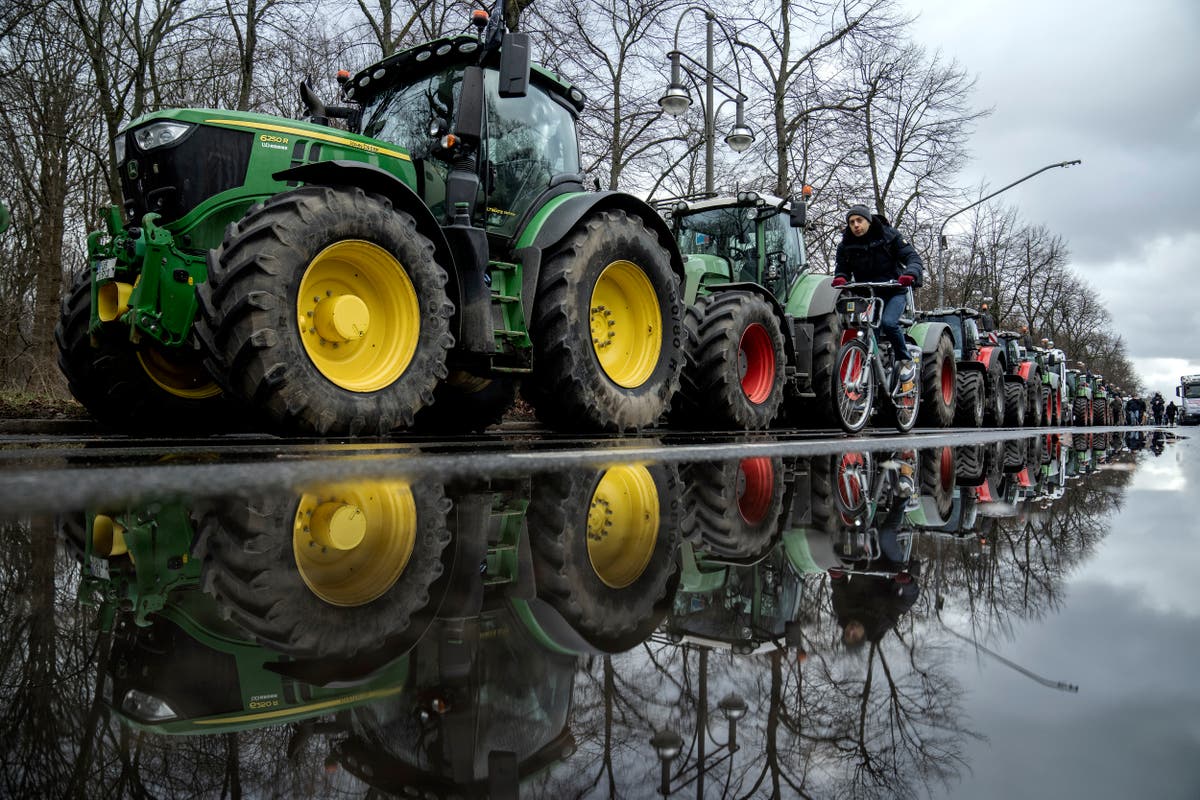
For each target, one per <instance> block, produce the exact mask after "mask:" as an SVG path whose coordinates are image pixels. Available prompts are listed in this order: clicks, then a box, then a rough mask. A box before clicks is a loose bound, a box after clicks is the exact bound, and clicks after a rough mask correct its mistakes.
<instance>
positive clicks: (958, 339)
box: [930, 314, 965, 354]
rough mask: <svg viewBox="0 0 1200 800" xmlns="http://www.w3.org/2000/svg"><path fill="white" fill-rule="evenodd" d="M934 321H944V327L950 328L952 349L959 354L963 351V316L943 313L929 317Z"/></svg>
mask: <svg viewBox="0 0 1200 800" xmlns="http://www.w3.org/2000/svg"><path fill="white" fill-rule="evenodd" d="M930 319H931V320H934V321H935V322H944V323H946V327H947V328H949V329H950V337H951V338H952V339H953V340H954V349H955V350H956V351H957V352H958V353H959V354H961V353H962V351H963V341H964V338H965V337H964V335H963V318H962V317H960V316H959V315H958V314H944V315H940V316H936V317H930Z"/></svg>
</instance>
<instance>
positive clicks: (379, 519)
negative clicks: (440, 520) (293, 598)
mask: <svg viewBox="0 0 1200 800" xmlns="http://www.w3.org/2000/svg"><path fill="white" fill-rule="evenodd" d="M416 536H417V508H416V503H415V502H414V500H413V496H412V492H411V491H410V490H409V488H408V484H405V483H399V482H395V481H392V482H364V483H355V484H339V485H334V486H327V487H324V488H322V489H321V490H320V491H319V492H312V493H307V494H305V495H303V496H302V497H301V498H300V505H299V507H298V508H297V509H296V519H295V525H294V527H293V530H292V552H293V553H294V555H295V558H296V567H297V569H298V570H299V571H300V578H301V579H302V580H303V581H304V585H305V586H307V587H308V588H309V589H310V590H312V592H313V594H315V595H316V596H317V597H319V598H321V599H322V600H324V601H325V602H326V603H329V604H330V605H335V606H361V605H365V604H366V603H369V602H371V601H372V600H374V599H376V598H377V597H380V596H381V595H383V594H384V593H385V592H387V590H388V589H390V588H391V587H392V586H393V584H395V583H396V580H397V579H399V577H400V575H401V574H402V573H403V572H404V568H405V567H406V566H408V560H409V558H410V557H411V556H412V552H413V547H414V545H415V543H416Z"/></svg>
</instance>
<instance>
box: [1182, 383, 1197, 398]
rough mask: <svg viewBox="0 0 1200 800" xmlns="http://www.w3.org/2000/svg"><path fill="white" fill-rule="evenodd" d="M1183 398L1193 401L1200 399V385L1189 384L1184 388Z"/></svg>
mask: <svg viewBox="0 0 1200 800" xmlns="http://www.w3.org/2000/svg"><path fill="white" fill-rule="evenodd" d="M1183 396H1184V397H1190V398H1191V399H1193V400H1196V399H1198V398H1200V383H1189V384H1187V385H1186V386H1184V387H1183Z"/></svg>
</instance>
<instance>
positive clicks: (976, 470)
mask: <svg viewBox="0 0 1200 800" xmlns="http://www.w3.org/2000/svg"><path fill="white" fill-rule="evenodd" d="M954 455H955V464H954V477H955V482H956V483H957V484H958V485H959V486H978V485H979V484H981V483H983V478H984V475H985V473H986V467H987V449H986V448H985V446H984V445H981V444H964V445H959V446H958V447H956V448H955V454H954Z"/></svg>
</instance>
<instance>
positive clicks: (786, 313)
mask: <svg viewBox="0 0 1200 800" xmlns="http://www.w3.org/2000/svg"><path fill="white" fill-rule="evenodd" d="M810 200H811V189H810V188H809V187H807V186H806V187H804V189H803V191H802V193H801V196H800V197H798V198H795V197H794V198H779V197H773V196H770V195H765V194H760V193H758V192H739V193H738V194H737V195H736V197H729V196H717V195H712V194H705V195H699V196H694V197H686V198H678V199H672V200H666V201H663V202H662V203H660V204H659V208H660V210H661V211H662V212H663V214H664V217H665V218H666V219H667V221H668V222H669V223H670V225H671V227H672V230H673V232H674V234H675V240H676V245H677V246H678V248H679V250H680V252H681V253H682V254H683V256H684V271H685V283H684V290H683V299H684V303H685V304H686V306H687V315H686V328H687V365H686V367H685V368H684V371H683V379H682V387H681V390H680V392H679V394H678V395H677V396H676V401H675V404H674V406H673V409H672V418H673V420H676V421H680V422H683V423H684V424H687V423H693V424H701V425H704V426H706V427H708V426H713V425H717V426H721V427H729V428H742V429H764V428H767V427H769V426H770V425H771V424H772V422H773V421H775V420H776V419H777V418H779V419H781V420H784V421H786V422H787V423H790V424H792V425H798V426H805V427H812V425H813V424H814V423H824V424H828V425H833V424H835V421H836V418H837V417H836V413H835V403H836V397H837V394H836V392H835V391H834V380H833V377H834V376H833V372H834V366H833V362H834V356H835V355H836V353H837V349H838V345H839V344H840V343H841V342H840V338H841V326H840V324H839V321H838V315H837V307H836V305H837V295H838V292H837V290H836V289H834V288H833V287H832V286H831V283H832V276H830V275H826V274H822V273H817V272H813V271H812V270H811V269H810V267H809V262H808V253H807V249H806V245H805V239H804V230H805V226H806V224H807V218H808V204H809V202H810ZM907 334H908V337H909V338H910V339H911V341H912V342H913V343H914V344H915V345H917V346H918V347H919V348H920V349H921V351H922V365H923V368H922V381H923V383H922V385H923V386H924V387H925V392H926V394H925V396H924V397H923V398H922V407H923V410H925V411H926V412H927V416H926V417H925V418H924V419H925V423H926V424H930V425H942V426H948V425H949V424H951V422H952V421H953V416H954V412H953V404H954V399H955V390H954V363H953V355H952V354H950V355H947V353H949V349H950V336H949V332H948V331H946V330H945V326H943V325H937V324H933V325H931V324H925V323H918V324H915V325H911V326H910V327H909V328H908V331H907ZM947 375H948V376H949V377H947Z"/></svg>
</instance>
